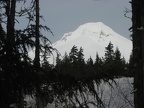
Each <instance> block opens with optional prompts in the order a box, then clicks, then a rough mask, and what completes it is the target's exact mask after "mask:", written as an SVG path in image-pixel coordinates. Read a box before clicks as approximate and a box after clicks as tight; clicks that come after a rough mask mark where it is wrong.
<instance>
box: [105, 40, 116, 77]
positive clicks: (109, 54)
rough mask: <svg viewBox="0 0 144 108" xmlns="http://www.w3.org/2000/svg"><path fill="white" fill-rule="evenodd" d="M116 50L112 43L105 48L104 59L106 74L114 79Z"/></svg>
mask: <svg viewBox="0 0 144 108" xmlns="http://www.w3.org/2000/svg"><path fill="white" fill-rule="evenodd" d="M114 68H115V67H114V50H113V44H112V43H111V42H110V43H109V44H108V46H107V47H105V58H104V73H105V74H106V75H107V76H109V77H114V74H115V71H114Z"/></svg>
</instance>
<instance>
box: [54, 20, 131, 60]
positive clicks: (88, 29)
mask: <svg viewBox="0 0 144 108" xmlns="http://www.w3.org/2000/svg"><path fill="white" fill-rule="evenodd" d="M110 41H111V43H112V44H113V46H114V50H115V49H116V47H118V48H119V50H120V52H121V54H122V56H123V57H125V59H126V60H127V61H128V60H129V56H130V53H131V50H132V42H131V41H130V40H128V39H127V38H125V37H123V36H121V35H119V34H118V33H116V32H114V31H113V30H112V29H111V28H110V27H108V26H107V25H105V24H103V23H102V22H91V23H86V24H84V25H81V26H79V27H78V28H77V29H76V30H75V31H74V32H69V33H65V34H64V36H63V37H62V38H61V40H59V41H57V42H55V43H54V44H53V47H54V48H56V49H57V50H58V51H59V52H60V54H61V55H62V56H64V54H65V52H67V53H69V52H70V50H71V48H72V47H73V46H74V45H75V46H77V47H78V49H79V48H80V47H82V48H83V49H84V56H85V60H87V59H88V58H89V57H90V56H91V58H92V59H94V60H95V57H96V53H98V54H99V56H100V57H102V56H104V53H105V47H107V45H108V44H109V42H110Z"/></svg>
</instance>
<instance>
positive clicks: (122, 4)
mask: <svg viewBox="0 0 144 108" xmlns="http://www.w3.org/2000/svg"><path fill="white" fill-rule="evenodd" d="M40 8H41V10H40V12H41V15H43V16H44V19H45V21H41V23H42V24H44V25H47V26H48V27H49V28H50V29H51V30H52V32H53V33H54V36H52V35H51V34H50V33H46V32H44V33H43V34H44V35H46V36H48V38H49V39H50V40H51V42H56V41H57V40H59V39H60V38H61V37H62V36H63V34H64V33H67V32H71V31H74V30H75V29H77V27H78V26H80V25H82V24H84V23H88V22H103V23H104V24H106V25H108V26H109V27H111V28H112V29H113V30H114V31H116V32H117V33H119V34H121V35H123V36H125V37H127V38H129V37H130V32H129V31H128V29H129V28H130V27H131V20H130V19H128V18H125V17H124V11H125V8H128V9H131V5H130V3H129V0H40Z"/></svg>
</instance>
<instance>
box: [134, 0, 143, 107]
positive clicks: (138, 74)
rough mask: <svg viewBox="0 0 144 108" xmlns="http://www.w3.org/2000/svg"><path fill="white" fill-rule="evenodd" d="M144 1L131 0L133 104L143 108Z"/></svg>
mask: <svg viewBox="0 0 144 108" xmlns="http://www.w3.org/2000/svg"><path fill="white" fill-rule="evenodd" d="M143 9H144V0H132V29H133V59H134V69H135V70H134V71H135V75H134V104H135V108H144V29H143V28H144V24H143V23H144V18H143V17H144V15H143V12H144V11H143Z"/></svg>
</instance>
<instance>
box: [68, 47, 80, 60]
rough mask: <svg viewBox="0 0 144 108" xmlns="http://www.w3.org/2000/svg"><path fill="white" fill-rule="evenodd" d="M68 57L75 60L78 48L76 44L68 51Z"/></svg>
mask: <svg viewBox="0 0 144 108" xmlns="http://www.w3.org/2000/svg"><path fill="white" fill-rule="evenodd" d="M69 57H70V59H71V62H76V61H77V57H78V49H77V46H75V45H74V46H73V47H72V49H71V51H70V53H69Z"/></svg>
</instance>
